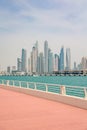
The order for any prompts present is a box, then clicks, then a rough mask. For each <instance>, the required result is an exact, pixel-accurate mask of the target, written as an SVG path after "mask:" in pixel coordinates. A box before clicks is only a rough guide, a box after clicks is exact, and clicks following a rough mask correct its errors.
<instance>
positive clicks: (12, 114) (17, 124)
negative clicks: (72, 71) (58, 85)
mask: <svg viewBox="0 0 87 130" xmlns="http://www.w3.org/2000/svg"><path fill="white" fill-rule="evenodd" d="M0 130H87V110H84V109H80V108H76V107H72V106H69V105H65V104H62V103H58V102H54V101H50V100H45V99H42V98H37V97H33V96H30V95H26V94H22V93H18V92H14V91H9V90H5V89H1V88H0Z"/></svg>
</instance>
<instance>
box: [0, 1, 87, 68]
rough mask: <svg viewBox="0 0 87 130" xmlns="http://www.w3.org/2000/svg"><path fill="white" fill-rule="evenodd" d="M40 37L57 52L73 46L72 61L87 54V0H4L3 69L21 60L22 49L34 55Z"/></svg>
mask: <svg viewBox="0 0 87 130" xmlns="http://www.w3.org/2000/svg"><path fill="white" fill-rule="evenodd" d="M37 40H38V44H39V51H43V46H44V41H45V40H47V41H48V44H49V48H51V50H52V52H53V53H57V54H59V52H60V49H61V46H62V45H63V46H64V48H65V50H66V48H67V47H69V48H70V49H71V61H72V66H73V62H74V61H76V62H77V63H80V61H81V58H82V57H83V56H85V57H86V56H87V0H0V69H2V70H4V69H6V67H7V66H14V65H16V64H17V57H21V50H22V48H25V49H26V50H27V57H29V56H30V52H31V50H32V47H33V45H34V44H35V42H36V41H37Z"/></svg>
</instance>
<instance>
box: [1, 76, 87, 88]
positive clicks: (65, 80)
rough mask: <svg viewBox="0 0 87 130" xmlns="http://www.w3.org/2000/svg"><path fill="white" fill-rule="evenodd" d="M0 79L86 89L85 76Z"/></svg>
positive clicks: (8, 77)
mask: <svg viewBox="0 0 87 130" xmlns="http://www.w3.org/2000/svg"><path fill="white" fill-rule="evenodd" d="M0 79H5V80H18V81H27V82H40V83H49V84H60V85H70V86H82V87H87V76H37V77H34V76H0Z"/></svg>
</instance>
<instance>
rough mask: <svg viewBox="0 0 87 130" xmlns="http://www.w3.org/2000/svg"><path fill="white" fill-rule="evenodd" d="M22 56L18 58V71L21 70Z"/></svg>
mask: <svg viewBox="0 0 87 130" xmlns="http://www.w3.org/2000/svg"><path fill="white" fill-rule="evenodd" d="M21 63H22V62H21V58H17V71H19V72H21V65H22V64H21Z"/></svg>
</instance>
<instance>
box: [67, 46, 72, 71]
mask: <svg viewBox="0 0 87 130" xmlns="http://www.w3.org/2000/svg"><path fill="white" fill-rule="evenodd" d="M66 70H68V71H70V70H71V52H70V48H66Z"/></svg>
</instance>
